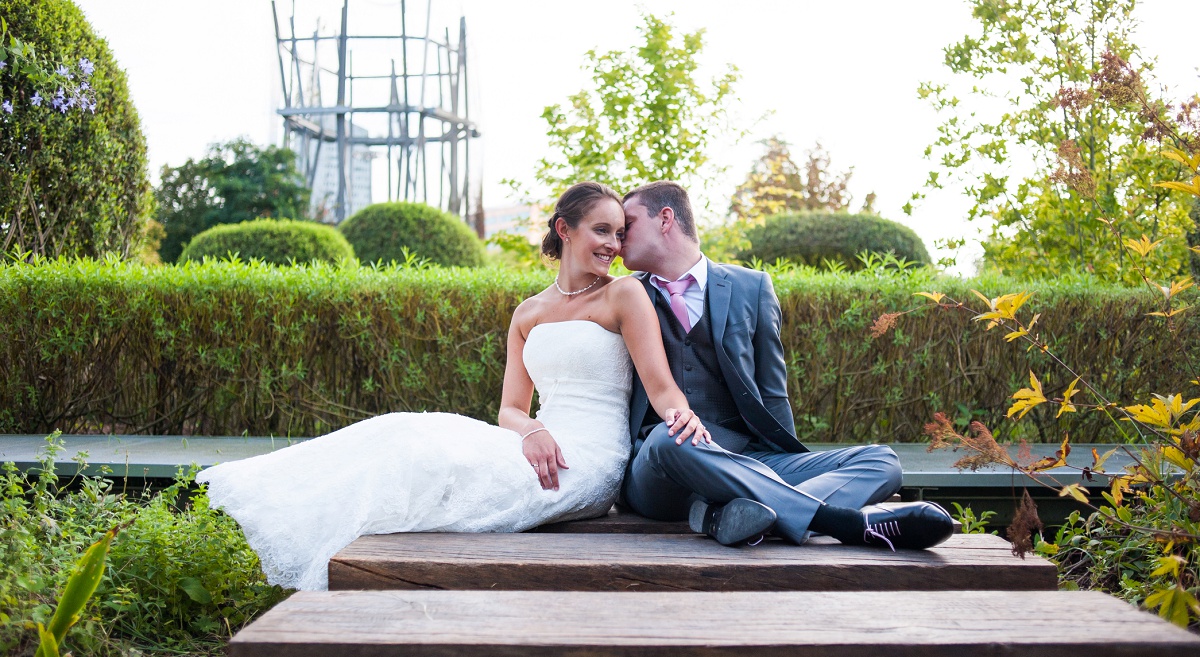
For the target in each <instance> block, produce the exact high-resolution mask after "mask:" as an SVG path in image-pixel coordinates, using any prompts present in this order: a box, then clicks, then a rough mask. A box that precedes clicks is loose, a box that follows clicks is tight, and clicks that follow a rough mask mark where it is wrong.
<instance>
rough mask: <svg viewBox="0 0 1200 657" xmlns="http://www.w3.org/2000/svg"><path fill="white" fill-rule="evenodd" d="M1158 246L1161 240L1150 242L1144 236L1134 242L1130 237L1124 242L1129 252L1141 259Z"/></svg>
mask: <svg viewBox="0 0 1200 657" xmlns="http://www.w3.org/2000/svg"><path fill="white" fill-rule="evenodd" d="M1159 244H1162V240H1155V241H1153V242H1151V241H1150V238H1148V237H1146V236H1145V235H1144V234H1143V235H1142V239H1140V240H1135V239H1133V238H1132V237H1130V238H1128V239H1126V240H1125V246H1126V247H1128V248H1129V250H1130V251H1133V252H1134V253H1136V254H1138V255H1140V256H1142V257H1143V258H1145V257H1146V256H1148V255H1150V252H1151V251H1153V250H1154V249H1155V248H1157V247H1158V245H1159Z"/></svg>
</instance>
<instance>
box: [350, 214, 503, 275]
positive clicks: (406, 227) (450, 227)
mask: <svg viewBox="0 0 1200 657" xmlns="http://www.w3.org/2000/svg"><path fill="white" fill-rule="evenodd" d="M338 228H339V229H340V230H341V231H342V234H343V235H345V236H346V239H347V240H349V242H350V244H351V245H353V246H354V252H355V253H356V254H357V255H358V258H359V260H361V261H363V262H364V263H378V264H387V263H389V262H393V261H395V262H404V261H405V259H406V258H407V257H408V254H409V253H411V254H413V255H415V256H417V257H419V258H424V259H426V260H429V261H430V262H431V263H433V264H437V265H442V266H444V267H478V266H480V265H482V264H483V243H482V242H481V241H480V240H479V238H478V237H476V236H475V233H474V231H472V230H471V229H470V228H468V227H467V225H466V224H464V223H463V222H462V221H461V220H460V219H458V218H457V217H455V216H454V215H452V214H449V213H446V212H442V211H441V210H439V209H437V208H434V207H430V206H428V205H425V204H423V203H408V202H403V201H402V202H397V203H376V204H374V205H369V206H367V207H365V208H363V209H362V210H359V211H358V212H356V213H355V214H354V216H353V217H350V218H349V219H347V220H345V221H343V222H342V223H341V225H340V226H338Z"/></svg>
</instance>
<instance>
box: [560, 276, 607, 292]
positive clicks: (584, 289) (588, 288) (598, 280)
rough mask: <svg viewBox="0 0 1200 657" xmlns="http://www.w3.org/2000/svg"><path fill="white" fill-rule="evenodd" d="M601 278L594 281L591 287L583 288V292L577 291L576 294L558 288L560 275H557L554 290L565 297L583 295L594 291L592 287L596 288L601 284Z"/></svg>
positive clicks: (598, 277)
mask: <svg viewBox="0 0 1200 657" xmlns="http://www.w3.org/2000/svg"><path fill="white" fill-rule="evenodd" d="M600 278H601V277H600V276H597V277H596V280H594V281H592V284H591V285H589V286H587V287H585V288H583V289H582V290H575V291H574V292H567V291H566V290H563V289H562V288H561V287H559V286H558V274H555V275H554V289H556V290H558V293H559V294H561V295H563V296H564V297H573V296H575V295H576V294H583V293H584V292H587V291H588V290H590V289H592V286H594V285H595V284H596V283H599V282H600Z"/></svg>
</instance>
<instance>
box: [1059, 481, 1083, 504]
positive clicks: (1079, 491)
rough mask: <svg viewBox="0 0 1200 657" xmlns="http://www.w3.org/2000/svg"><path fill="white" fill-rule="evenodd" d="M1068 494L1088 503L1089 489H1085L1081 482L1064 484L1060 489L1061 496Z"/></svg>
mask: <svg viewBox="0 0 1200 657" xmlns="http://www.w3.org/2000/svg"><path fill="white" fill-rule="evenodd" d="M1068 495H1070V496H1071V497H1073V498H1075V499H1076V500H1078V501H1080V502H1082V503H1084V504H1087V503H1088V498H1087V490H1085V489H1084V488H1083V487H1082V486H1080V485H1079V484H1069V485H1067V486H1064V487H1063V489H1062V490H1060V491H1058V496H1059V497H1066V496H1068Z"/></svg>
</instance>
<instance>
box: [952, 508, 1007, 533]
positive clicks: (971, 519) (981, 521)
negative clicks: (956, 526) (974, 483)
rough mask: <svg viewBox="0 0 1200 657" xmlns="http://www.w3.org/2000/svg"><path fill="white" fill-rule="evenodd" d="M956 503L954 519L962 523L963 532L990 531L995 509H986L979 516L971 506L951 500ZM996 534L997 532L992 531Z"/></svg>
mask: <svg viewBox="0 0 1200 657" xmlns="http://www.w3.org/2000/svg"><path fill="white" fill-rule="evenodd" d="M951 504H953V505H954V513H953V514H951V515H953V516H954V519H955V520H957V521H958V522H959V523H961V524H962V533H964V534H986V533H988V530H987V526H988V522H989V521H990V520H991V518H992V516H994V515H996V512H995V511H984V512H983V513H980V514H979V515H978V516H976V515H975V512H974V511H973V510H971V507H969V506H966V507H964V506H963V505H961V504H959V503H958V502H951ZM992 533H993V534H995V533H996V532H992Z"/></svg>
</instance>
